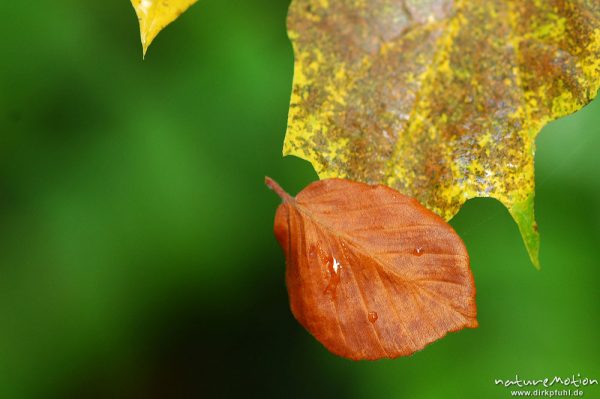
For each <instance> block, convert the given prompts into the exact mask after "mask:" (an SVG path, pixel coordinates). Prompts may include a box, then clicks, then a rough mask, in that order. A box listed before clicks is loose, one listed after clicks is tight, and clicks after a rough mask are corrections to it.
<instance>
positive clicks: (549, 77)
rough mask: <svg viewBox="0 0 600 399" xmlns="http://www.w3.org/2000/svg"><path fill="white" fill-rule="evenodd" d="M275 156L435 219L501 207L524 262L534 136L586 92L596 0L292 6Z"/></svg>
mask: <svg viewBox="0 0 600 399" xmlns="http://www.w3.org/2000/svg"><path fill="white" fill-rule="evenodd" d="M288 32H289V36H290V38H291V39H292V41H293V44H294V52H295V72H294V83H293V92H292V98H291V104H290V113H289V120H288V130H287V133H286V139H285V143H284V149H283V152H284V155H296V156H298V157H301V158H304V159H306V160H308V161H310V162H311V163H312V164H313V166H314V167H315V169H316V171H317V172H318V173H319V176H320V177H321V178H330V177H341V178H348V179H353V180H359V181H364V182H369V183H384V184H387V185H388V186H391V187H393V188H395V189H397V190H399V191H400V192H402V193H404V194H407V195H410V196H412V197H415V198H417V199H418V200H419V201H420V202H421V203H423V204H424V205H426V206H427V207H428V208H430V209H431V210H433V211H435V212H436V213H438V214H439V215H441V216H442V217H444V218H445V219H447V220H448V219H450V218H452V217H453V216H454V215H455V214H456V213H457V212H458V210H459V209H460V207H461V206H462V204H463V203H464V202H465V201H467V200H468V199H470V198H474V197H493V198H496V199H498V200H499V201H501V202H502V203H503V204H504V205H505V206H506V207H507V208H508V209H509V211H510V213H511V215H512V216H513V218H514V219H515V221H516V222H517V224H518V225H519V229H520V231H521V234H522V236H523V239H524V241H525V244H526V246H527V249H528V251H529V255H530V257H531V260H532V262H533V263H534V265H536V266H538V265H539V262H538V251H539V235H538V233H537V226H536V224H535V218H534V215H533V198H534V153H535V141H534V140H535V137H536V135H537V134H538V133H539V131H540V130H541V129H542V127H543V126H544V125H545V124H546V123H548V122H549V121H551V120H553V119H556V118H559V117H561V116H564V115H567V114H569V113H572V112H575V111H577V110H578V109H580V108H581V107H583V106H584V105H585V104H587V103H588V102H590V101H591V100H592V99H593V98H594V97H595V96H596V93H597V91H598V88H599V87H600V1H599V0H573V1H564V0H454V1H451V0H338V1H327V0H293V1H292V4H291V6H290V12H289V17H288Z"/></svg>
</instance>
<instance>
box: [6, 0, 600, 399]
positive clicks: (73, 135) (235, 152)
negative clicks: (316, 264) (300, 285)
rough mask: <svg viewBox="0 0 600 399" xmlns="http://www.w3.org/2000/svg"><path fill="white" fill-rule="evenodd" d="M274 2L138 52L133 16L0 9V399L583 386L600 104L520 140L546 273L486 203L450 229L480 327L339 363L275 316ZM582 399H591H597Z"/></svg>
mask: <svg viewBox="0 0 600 399" xmlns="http://www.w3.org/2000/svg"><path fill="white" fill-rule="evenodd" d="M288 3H289V0H230V1H222V0H221V1H217V0H202V1H200V2H199V3H198V4H197V5H195V6H194V7H193V8H192V9H190V10H189V11H188V12H187V13H186V14H185V15H183V16H182V17H181V18H180V19H179V20H178V21H177V22H176V23H175V24H173V25H172V26H170V27H169V28H167V29H166V30H165V31H164V32H163V33H162V34H161V35H159V37H158V39H157V40H156V41H155V43H154V44H153V46H152V47H151V48H150V51H149V54H148V57H147V59H146V61H144V62H143V61H142V59H141V48H140V43H139V34H138V30H137V29H138V27H137V20H136V18H135V14H134V11H133V9H132V7H131V5H130V3H129V1H126V0H121V1H80V0H58V1H49V0H40V1H37V2H25V1H20V2H18V1H2V2H1V3H0V15H1V16H2V24H0V37H1V39H0V50H1V53H0V133H1V134H0V397H1V398H18V399H20V398H26V399H28V398H201V397H202V398H204V397H244V396H250V397H286V398H307V397H311V398H314V397H326V398H333V397H335V398H337V397H343V398H496V397H498V398H502V397H509V396H510V395H509V392H508V390H507V389H505V388H500V387H497V386H495V385H494V384H493V379H494V378H510V377H513V376H514V375H515V373H519V375H522V376H524V377H530V378H534V377H535V378H538V377H545V376H548V377H552V376H554V375H571V374H572V373H575V374H576V373H581V374H583V375H586V376H589V377H594V378H600V362H599V359H600V341H599V339H598V329H599V328H600V318H599V315H600V311H599V310H600V289H598V282H599V276H600V268H599V266H600V262H599V260H600V234H599V233H600V206H599V205H600V165H599V163H598V154H597V153H598V151H599V150H600V102H599V101H596V102H594V103H592V104H590V105H589V106H588V107H586V108H585V109H583V110H582V111H580V112H578V113H577V114H576V115H574V116H571V117H568V118H565V119H563V120H560V121H557V122H555V123H553V124H551V125H550V126H548V127H547V128H546V129H545V130H544V131H543V132H542V134H541V136H540V138H539V139H538V151H537V159H536V167H537V197H536V207H537V218H538V222H539V225H540V232H541V236H542V248H541V261H542V267H543V269H542V271H541V272H538V271H536V270H535V269H534V268H533V267H532V266H531V264H530V263H529V259H528V257H527V254H526V252H525V249H524V246H523V244H522V242H521V238H520V236H519V233H518V230H517V227H516V225H515V224H514V223H513V222H512V220H511V219H510V217H509V215H508V213H507V211H506V210H505V209H504V208H503V207H502V206H501V205H500V204H499V203H498V202H496V201H494V200H491V199H478V200H473V201H470V202H469V203H467V204H466V206H465V207H464V208H463V209H462V210H461V212H460V213H459V214H458V216H457V217H456V218H455V219H454V220H453V221H452V224H453V225H454V226H455V228H456V229H457V231H458V233H459V234H460V235H461V237H463V239H464V240H465V242H466V244H467V247H468V249H469V252H470V254H471V257H472V268H473V272H474V275H475V280H476V283H477V290H478V295H477V301H478V308H479V321H480V324H481V326H480V328H478V329H476V330H466V331H461V332H458V333H454V334H450V335H449V336H448V337H446V338H445V339H443V340H441V341H438V342H436V343H434V344H432V345H431V346H429V347H427V348H426V349H425V350H424V351H422V352H419V353H417V354H415V355H413V356H411V357H408V358H401V359H396V360H386V361H377V362H352V361H348V360H344V359H341V358H337V357H335V356H333V355H331V354H329V353H328V352H327V351H326V350H325V349H324V348H323V347H322V346H321V345H320V344H319V343H318V342H317V341H315V340H314V339H313V338H312V337H311V336H310V335H309V334H308V333H307V332H306V331H304V330H303V329H302V328H301V327H300V325H298V324H297V323H296V321H295V320H294V319H293V317H292V315H291V313H290V311H289V308H288V302H287V294H286V289H285V285H284V258H283V255H282V252H281V250H280V248H278V245H277V243H276V241H275V239H274V237H273V234H272V220H273V216H274V211H275V208H276V206H277V204H278V202H279V200H278V198H277V197H276V196H275V195H274V194H273V193H272V192H270V191H269V190H267V189H266V188H265V186H264V185H263V178H264V176H265V175H271V176H272V177H274V178H276V179H277V180H278V181H279V182H280V183H281V184H282V185H284V187H286V188H287V189H288V190H289V191H290V192H292V193H296V192H297V191H299V190H300V189H301V188H302V187H304V186H305V185H306V184H308V183H309V182H311V181H313V180H315V179H316V175H315V173H314V172H313V170H312V169H311V167H310V165H309V164H308V163H306V162H304V161H301V160H298V159H294V158H286V159H284V158H282V157H281V146H282V142H283V137H284V133H285V127H286V117H287V110H288V100H289V93H290V87H291V79H292V72H293V70H292V69H293V58H292V50H291V46H290V44H289V42H288V40H287V38H286V31H285V19H286V11H287V6H288ZM585 393H586V395H585V397H598V396H600V388H598V386H596V387H593V388H588V389H586V390H585Z"/></svg>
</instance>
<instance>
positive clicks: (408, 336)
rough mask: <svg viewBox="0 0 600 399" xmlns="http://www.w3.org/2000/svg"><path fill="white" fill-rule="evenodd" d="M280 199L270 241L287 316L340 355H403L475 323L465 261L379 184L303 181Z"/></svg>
mask: <svg viewBox="0 0 600 399" xmlns="http://www.w3.org/2000/svg"><path fill="white" fill-rule="evenodd" d="M266 184H267V185H268V186H269V187H270V188H272V189H273V190H274V191H275V192H277V194H279V196H280V197H281V198H282V199H283V203H282V204H281V205H280V206H279V208H278V209H277V214H276V216H275V227H274V230H275V236H276V237H277V240H278V241H279V243H280V244H281V246H282V247H283V250H284V252H285V255H286V259H287V269H286V282H287V287H288V293H289V297H290V306H291V309H292V313H293V314H294V316H295V317H296V319H297V320H298V321H299V322H300V323H301V324H302V325H303V326H304V327H305V328H306V329H307V330H308V331H309V332H310V333H311V334H313V335H314V336H315V337H316V338H317V339H318V340H319V341H320V342H321V343H322V344H323V345H325V347H326V348H327V349H329V350H330V351H331V352H333V353H335V354H337V355H340V356H343V357H347V358H350V359H355V360H359V359H380V358H395V357H398V356H405V355H410V354H412V353H414V352H415V351H418V350H420V349H423V348H424V347H425V346H426V345H427V344H429V343H431V342H433V341H435V340H437V339H439V338H442V337H443V336H445V335H446V333H448V332H451V331H457V330H460V329H462V328H465V327H469V328H475V327H477V325H478V324H477V319H476V314H477V310H476V306H475V285H474V282H473V276H472V274H471V269H470V266H469V255H468V254H467V250H466V248H465V245H464V244H463V242H462V240H461V239H460V237H459V236H458V235H457V234H456V232H455V231H454V230H453V229H452V227H451V226H450V225H449V224H447V223H446V222H445V221H444V220H443V219H442V218H440V217H439V216H437V215H435V214H434V213H433V212H431V211H429V210H428V209H426V208H425V207H423V206H422V205H421V204H419V203H418V202H417V201H416V200H415V199H413V198H410V197H407V196H405V195H402V194H400V193H399V192H397V191H395V190H393V189H391V188H389V187H387V186H383V185H368V184H365V183H358V182H353V181H350V180H344V179H327V180H321V181H318V182H315V183H312V184H311V185H309V186H308V187H306V188H305V189H304V190H302V192H300V194H298V196H297V197H296V198H293V197H291V196H290V195H289V194H287V193H286V192H285V191H283V189H281V187H279V186H278V185H277V183H275V182H274V181H273V180H272V179H270V178H267V179H266Z"/></svg>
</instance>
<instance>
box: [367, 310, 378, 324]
mask: <svg viewBox="0 0 600 399" xmlns="http://www.w3.org/2000/svg"><path fill="white" fill-rule="evenodd" d="M378 318H379V316H378V315H377V312H369V321H370V322H371V323H375V322H376V321H377V319H378Z"/></svg>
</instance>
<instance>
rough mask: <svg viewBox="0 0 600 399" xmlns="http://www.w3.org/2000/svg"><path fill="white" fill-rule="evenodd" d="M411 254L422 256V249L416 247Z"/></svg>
mask: <svg viewBox="0 0 600 399" xmlns="http://www.w3.org/2000/svg"><path fill="white" fill-rule="evenodd" d="M413 253H414V254H415V256H421V255H423V247H416V248H415V250H414V251H413Z"/></svg>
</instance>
